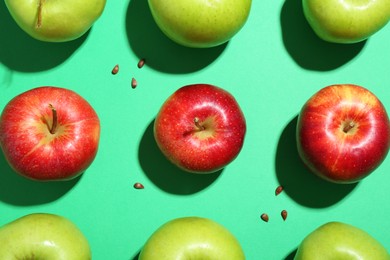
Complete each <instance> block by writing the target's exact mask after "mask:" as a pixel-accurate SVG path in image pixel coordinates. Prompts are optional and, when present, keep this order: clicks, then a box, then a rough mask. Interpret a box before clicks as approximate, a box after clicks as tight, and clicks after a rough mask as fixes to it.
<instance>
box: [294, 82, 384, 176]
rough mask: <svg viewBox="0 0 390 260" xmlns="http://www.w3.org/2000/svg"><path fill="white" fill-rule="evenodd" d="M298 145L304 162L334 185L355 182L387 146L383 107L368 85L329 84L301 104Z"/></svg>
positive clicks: (374, 164) (380, 158) (377, 161)
mask: <svg viewBox="0 0 390 260" xmlns="http://www.w3.org/2000/svg"><path fill="white" fill-rule="evenodd" d="M297 146H298V152H299V155H300V157H301V158H302V160H303V162H304V163H305V164H306V165H307V166H308V168H310V169H311V170H312V171H313V172H314V173H316V174H317V175H318V176H320V177H323V178H324V179H326V180H329V181H332V182H335V183H353V182H357V181H359V180H361V179H363V178H364V177H366V176H368V175H369V174H370V173H371V172H373V171H374V170H375V169H376V168H377V167H378V166H379V165H380V164H381V163H382V161H383V160H384V159H385V157H386V155H387V153H388V151H389V147H390V123H389V118H388V115H387V112H386V110H385V107H384V106H383V104H382V103H381V101H380V100H379V99H378V98H377V97H376V96H375V95H374V94H373V93H372V92H370V91H369V90H368V89H366V88H364V87H361V86H357V85H352V84H337V85H331V86H327V87H325V88H323V89H321V90H319V91H318V92H317V93H315V94H314V95H313V96H312V97H311V98H310V99H309V100H308V101H307V102H306V103H305V104H304V106H303V107H302V110H301V112H300V114H299V117H298V123H297Z"/></svg>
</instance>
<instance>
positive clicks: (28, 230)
mask: <svg viewBox="0 0 390 260" xmlns="http://www.w3.org/2000/svg"><path fill="white" fill-rule="evenodd" d="M0 259H1V260H16V259H41V260H45V259H47V260H49V259H50V260H70V259H72V260H89V259H91V250H90V247H89V244H88V241H87V239H86V238H85V237H84V235H83V234H82V233H81V231H80V230H79V229H78V228H77V227H76V226H75V224H73V223H72V222H71V221H70V220H68V219H66V218H64V217H62V216H59V215H54V214H48V213H33V214H29V215H26V216H23V217H21V218H19V219H16V220H14V221H12V222H10V223H8V224H5V225H4V226H2V227H1V228H0Z"/></svg>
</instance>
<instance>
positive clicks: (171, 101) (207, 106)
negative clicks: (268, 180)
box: [154, 84, 246, 173]
mask: <svg viewBox="0 0 390 260" xmlns="http://www.w3.org/2000/svg"><path fill="white" fill-rule="evenodd" d="M245 133H246V122H245V118H244V114H243V113H242V111H241V108H240V107H239V105H238V103H237V101H236V100H235V98H234V97H233V96H232V95H231V94H230V93H228V92H227V91H226V90H224V89H222V88H219V87H216V86H212V85H208V84H193V85H188V86H184V87H182V88H180V89H178V90H177V91H176V92H175V93H173V94H172V95H171V96H170V97H169V98H168V99H167V100H166V101H165V103H164V104H163V105H162V107H161V109H160V111H159V113H158V115H157V117H156V120H155V123H154V136H155V139H156V142H157V145H158V146H159V148H160V149H161V151H162V153H163V154H164V155H165V156H166V157H167V158H168V159H169V160H170V161H171V162H173V163H174V164H175V165H177V166H178V167H180V168H182V169H184V170H186V171H188V172H193V173H212V172H215V171H218V170H220V169H222V168H223V167H225V166H226V165H227V164H229V163H230V162H231V161H233V160H234V159H235V158H236V157H237V155H238V154H239V152H240V151H241V148H242V146H243V142H244V137H245Z"/></svg>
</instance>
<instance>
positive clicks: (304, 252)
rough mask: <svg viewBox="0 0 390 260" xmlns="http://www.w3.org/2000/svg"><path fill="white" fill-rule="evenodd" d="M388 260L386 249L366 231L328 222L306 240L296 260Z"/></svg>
mask: <svg viewBox="0 0 390 260" xmlns="http://www.w3.org/2000/svg"><path fill="white" fill-rule="evenodd" d="M312 259H316V260H329V259H340V260H341V259H343V260H389V259H390V255H389V253H388V252H387V250H386V249H385V248H384V247H383V245H381V244H380V243H379V242H378V241H377V240H376V239H375V238H373V237H372V236H371V235H369V234H368V233H367V232H365V231H364V230H362V229H360V228H357V227H355V226H352V225H350V224H345V223H342V222H329V223H326V224H324V225H322V226H320V227H319V228H317V229H316V230H314V231H313V232H312V233H310V234H309V235H308V236H307V237H306V238H304V239H303V241H302V243H301V244H300V246H299V247H298V250H297V253H296V255H295V258H294V260H312Z"/></svg>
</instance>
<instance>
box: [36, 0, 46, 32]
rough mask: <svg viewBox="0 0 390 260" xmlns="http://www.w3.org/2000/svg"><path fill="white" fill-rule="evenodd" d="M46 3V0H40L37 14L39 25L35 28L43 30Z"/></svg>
mask: <svg viewBox="0 0 390 260" xmlns="http://www.w3.org/2000/svg"><path fill="white" fill-rule="evenodd" d="M44 1H45V0H39V3H38V13H37V24H36V25H35V28H41V26H42V7H43V2H44Z"/></svg>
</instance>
